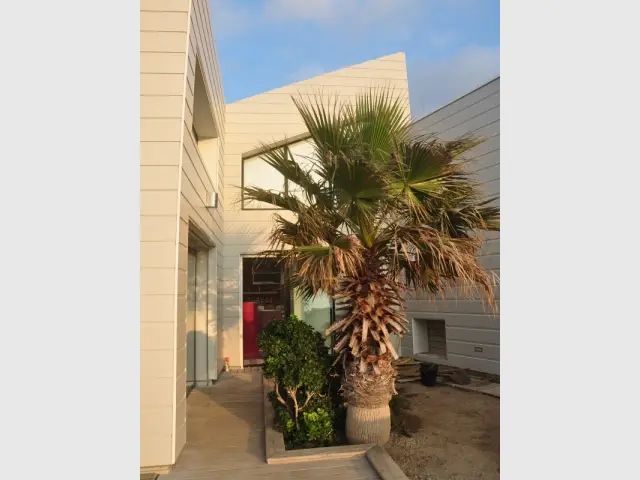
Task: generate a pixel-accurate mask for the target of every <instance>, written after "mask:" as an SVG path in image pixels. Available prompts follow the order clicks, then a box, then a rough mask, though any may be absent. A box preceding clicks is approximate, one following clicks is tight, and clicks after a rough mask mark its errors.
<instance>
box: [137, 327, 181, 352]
mask: <svg viewBox="0 0 640 480" xmlns="http://www.w3.org/2000/svg"><path fill="white" fill-rule="evenodd" d="M174 330H175V325H174V324H173V323H169V322H146V323H141V324H140V348H141V349H142V350H171V349H172V348H173V345H174V342H175V338H174Z"/></svg>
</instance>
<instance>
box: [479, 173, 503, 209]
mask: <svg viewBox="0 0 640 480" xmlns="http://www.w3.org/2000/svg"><path fill="white" fill-rule="evenodd" d="M480 188H481V190H482V192H483V193H484V194H485V195H486V196H487V197H492V196H494V195H498V194H499V193H500V179H499V178H498V179H496V180H491V181H490V182H485V183H483V184H481V186H480ZM498 205H499V203H498Z"/></svg>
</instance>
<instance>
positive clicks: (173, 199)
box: [140, 190, 178, 216]
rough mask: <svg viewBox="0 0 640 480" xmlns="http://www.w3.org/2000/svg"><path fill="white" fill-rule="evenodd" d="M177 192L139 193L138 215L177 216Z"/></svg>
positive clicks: (156, 191)
mask: <svg viewBox="0 0 640 480" xmlns="http://www.w3.org/2000/svg"><path fill="white" fill-rule="evenodd" d="M177 214H178V192H177V191H170V190H145V191H141V192H140V215H162V216H166V215H177Z"/></svg>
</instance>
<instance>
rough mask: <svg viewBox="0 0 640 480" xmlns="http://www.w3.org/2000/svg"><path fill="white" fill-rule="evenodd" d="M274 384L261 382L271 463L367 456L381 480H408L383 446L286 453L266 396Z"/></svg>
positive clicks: (339, 447) (349, 446) (311, 449)
mask: <svg viewBox="0 0 640 480" xmlns="http://www.w3.org/2000/svg"><path fill="white" fill-rule="evenodd" d="M272 387H273V384H272V382H271V381H269V380H267V379H265V378H263V379H262V399H263V409H264V432H265V433H264V435H265V452H266V457H267V458H266V460H267V463H268V464H270V465H271V464H279V463H294V462H308V461H314V460H332V459H339V458H353V457H360V456H364V457H366V458H367V460H368V461H369V463H370V464H371V466H372V467H373V468H374V470H375V471H376V472H377V473H378V475H379V476H380V478H382V480H408V478H407V476H406V475H405V474H404V473H403V472H402V470H401V469H400V467H398V465H397V464H396V463H395V462H394V461H393V459H392V458H391V457H390V456H389V454H388V453H387V452H386V451H385V449H384V448H382V447H381V446H380V445H371V444H362V445H342V446H338V447H318V448H302V449H299V450H286V449H285V446H284V435H283V434H282V433H281V432H278V431H277V430H276V429H275V427H274V420H275V418H274V416H275V414H274V411H273V406H272V405H271V402H269V399H268V398H267V393H269V391H271V390H272Z"/></svg>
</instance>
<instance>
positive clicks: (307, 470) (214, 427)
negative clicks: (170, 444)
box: [158, 367, 380, 480]
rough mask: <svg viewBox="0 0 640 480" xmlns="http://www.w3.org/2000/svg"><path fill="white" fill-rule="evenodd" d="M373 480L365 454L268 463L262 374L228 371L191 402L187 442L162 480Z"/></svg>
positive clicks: (196, 392) (195, 393)
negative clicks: (300, 479) (274, 463)
mask: <svg viewBox="0 0 640 480" xmlns="http://www.w3.org/2000/svg"><path fill="white" fill-rule="evenodd" d="M262 478H264V479H283V480H286V479H296V478H304V479H308V480H313V479H324V480H342V479H351V480H374V479H379V478H380V477H379V476H378V474H377V473H376V471H375V470H374V469H373V467H372V466H371V464H370V463H369V461H368V460H367V458H366V457H365V456H360V457H355V458H346V459H328V460H315V461H304V462H295V463H286V464H276V465H268V464H267V463H266V460H265V443H264V416H263V401H262V373H261V370H260V369H259V368H255V367H252V368H249V369H245V371H244V372H237V373H224V374H223V375H222V376H221V377H220V380H218V382H217V383H216V384H215V385H214V386H212V387H209V388H207V389H199V390H194V391H193V392H192V393H191V394H190V395H189V398H188V399H187V443H186V445H185V446H184V448H183V450H182V452H181V453H180V456H179V457H178V461H177V463H176V465H175V466H174V468H173V469H172V470H171V472H170V473H169V474H167V475H161V476H160V477H159V479H158V480H178V479H180V480H189V479H193V480H195V479H198V480H206V479H216V480H225V479H233V480H245V479H251V480H258V479H262Z"/></svg>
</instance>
